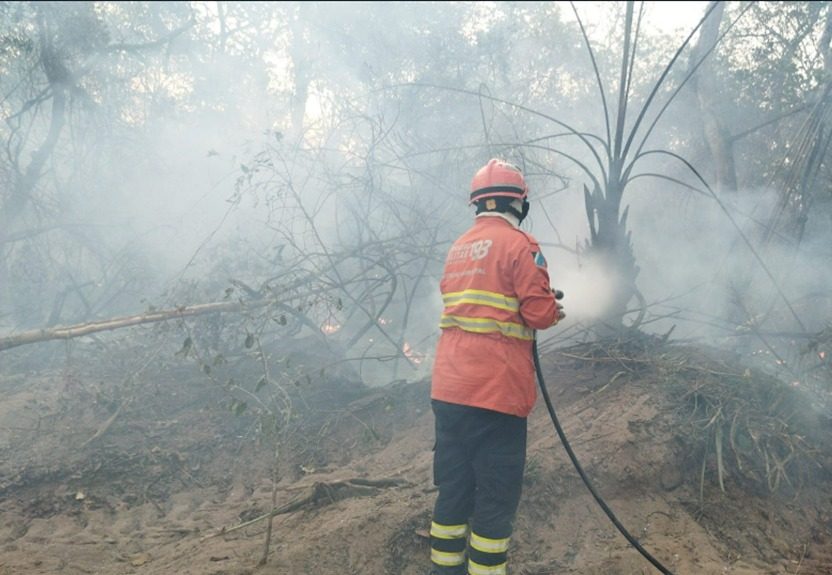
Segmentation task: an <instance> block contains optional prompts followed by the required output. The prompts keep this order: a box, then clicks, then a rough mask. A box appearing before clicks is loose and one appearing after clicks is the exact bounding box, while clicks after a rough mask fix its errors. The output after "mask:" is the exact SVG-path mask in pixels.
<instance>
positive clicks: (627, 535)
mask: <svg viewBox="0 0 832 575" xmlns="http://www.w3.org/2000/svg"><path fill="white" fill-rule="evenodd" d="M532 355H533V356H534V369H535V371H536V372H537V383H538V384H540V392H541V393H542V394H543V401H545V402H546V409H548V410H549V417H551V418H552V423H554V424H555V431H557V432H558V437H560V442H561V443H563V447H564V449H566V453H567V454H568V455H569V459H571V460H572V465H574V466H575V469H577V470H578V475H580V476H581V479H583V480H584V484H585V485H586V487H587V489H589V492H590V493H592V496H593V497H594V498H595V501H597V502H598V505H600V506H601V509H603V510H604V513H606V514H607V517H609V518H610V521H612V522H613V524H614V525H615V526H616V527H617V528H618V530H619V531H620V532H621V534H622V535H623V536H624V537H625V538H626V539H627V541H629V542H630V545H632V546H633V547H635V548H636V550H638V552H639V553H641V554H642V555H643V556H644V558H645V559H647V560H648V561H649V562H650V563H652V564H653V566H654V567H655V568H656V569H658V570H659V571H661V572H662V573H663V574H664V575H673V573H672V572H671V571H670V569H668V568H667V567H665V566H664V565H662V564H661V563H659V560H658V559H656V558H655V557H653V556H652V555H650V553H649V552H648V551H647V550H646V549H645V548H644V547H642V546H641V544H640V543H639V542H638V541H637V540H636V538H635V537H633V536H632V535H630V532H629V531H627V529H625V528H624V526H623V525H622V524H621V522H620V521H619V520H618V518H617V517H616V516H615V513H613V512H612V509H610V508H609V506H608V505H607V503H606V502H605V501H604V499H603V498H602V497H601V495H600V494H599V493H598V492H597V491H596V490H595V486H594V485H592V482H591V481H590V480H589V477H587V476H586V473H584V470H583V468H582V467H581V464H580V463H579V462H578V458H577V457H575V452H574V451H572V446H571V445H569V441H568V440H567V439H566V434H565V433H564V432H563V428H562V427H561V426H560V422H559V421H558V416H557V415H556V414H555V408H554V406H553V405H552V399H551V398H550V397H549V392H548V391H547V390H546V384H545V382H544V381H543V370H542V369H540V356H539V355H538V352H537V339H535V340H534V344H533V345H532Z"/></svg>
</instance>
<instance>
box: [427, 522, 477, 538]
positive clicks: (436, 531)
mask: <svg viewBox="0 0 832 575" xmlns="http://www.w3.org/2000/svg"><path fill="white" fill-rule="evenodd" d="M430 534H431V537H436V538H437V539H462V538H463V537H465V536H466V535H467V534H468V525H467V524H464V523H463V524H462V525H442V524H441V523H437V522H436V521H431V523H430Z"/></svg>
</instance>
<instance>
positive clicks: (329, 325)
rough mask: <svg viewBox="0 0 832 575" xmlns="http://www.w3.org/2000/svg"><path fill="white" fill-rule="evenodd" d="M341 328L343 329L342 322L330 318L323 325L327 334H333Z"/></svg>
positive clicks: (322, 327) (322, 328)
mask: <svg viewBox="0 0 832 575" xmlns="http://www.w3.org/2000/svg"><path fill="white" fill-rule="evenodd" d="M339 329H341V324H340V323H338V322H336V321H334V320H329V321H327V322H326V323H325V324H324V325H322V326H321V331H322V332H324V333H325V334H327V335H332V334H333V333H335V332H336V331H338V330H339Z"/></svg>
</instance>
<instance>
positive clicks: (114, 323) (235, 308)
mask: <svg viewBox="0 0 832 575" xmlns="http://www.w3.org/2000/svg"><path fill="white" fill-rule="evenodd" d="M270 303H273V300H257V301H248V302H239V301H233V302H232V301H229V302H212V303H204V304H198V305H191V306H180V307H177V308H175V309H168V310H159V311H149V312H147V313H143V314H140V315H131V316H123V317H116V318H112V319H105V320H101V321H92V322H88V323H80V324H75V325H68V326H57V327H52V328H43V329H34V330H30V331H24V332H21V333H18V334H14V335H7V336H5V337H0V351H4V350H6V349H11V348H13V347H18V346H21V345H27V344H30V343H38V342H42V341H50V340H55V339H72V338H75V337H80V336H82V335H89V334H91V333H96V332H99V331H111V330H115V329H121V328H123V327H130V326H134V325H140V324H144V323H155V322H160V321H166V320H169V319H178V318H183V317H191V316H196V315H205V314H209V313H234V312H239V311H242V310H244V309H253V308H258V307H262V306H265V305H268V304H270Z"/></svg>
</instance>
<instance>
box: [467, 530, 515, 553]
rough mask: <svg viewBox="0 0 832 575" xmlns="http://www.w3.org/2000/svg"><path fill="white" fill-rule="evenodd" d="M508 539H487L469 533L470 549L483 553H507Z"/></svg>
mask: <svg viewBox="0 0 832 575" xmlns="http://www.w3.org/2000/svg"><path fill="white" fill-rule="evenodd" d="M509 539H510V538H509V537H506V538H505V539H489V538H488V537H483V536H482V535H477V534H476V533H473V532H472V533H471V547H473V548H474V549H476V550H477V551H482V552H483V553H505V552H506V551H508V541H509Z"/></svg>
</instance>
